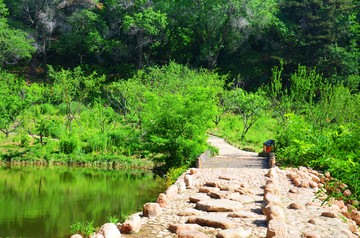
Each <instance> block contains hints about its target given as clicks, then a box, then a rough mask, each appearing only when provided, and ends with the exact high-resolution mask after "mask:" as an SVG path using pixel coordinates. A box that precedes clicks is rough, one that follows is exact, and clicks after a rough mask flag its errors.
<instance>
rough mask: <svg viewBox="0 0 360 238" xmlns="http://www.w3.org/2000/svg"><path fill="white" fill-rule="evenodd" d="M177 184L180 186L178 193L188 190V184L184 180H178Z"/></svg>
mask: <svg viewBox="0 0 360 238" xmlns="http://www.w3.org/2000/svg"><path fill="white" fill-rule="evenodd" d="M175 185H176V186H177V187H178V193H183V192H185V190H186V184H185V182H183V181H177V182H176V183H175Z"/></svg>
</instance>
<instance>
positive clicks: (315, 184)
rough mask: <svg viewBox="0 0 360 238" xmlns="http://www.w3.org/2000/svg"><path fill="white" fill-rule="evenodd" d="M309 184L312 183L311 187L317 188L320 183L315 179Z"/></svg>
mask: <svg viewBox="0 0 360 238" xmlns="http://www.w3.org/2000/svg"><path fill="white" fill-rule="evenodd" d="M309 185H310V187H312V188H317V187H318V184H317V183H316V182H314V181H310V182H309Z"/></svg>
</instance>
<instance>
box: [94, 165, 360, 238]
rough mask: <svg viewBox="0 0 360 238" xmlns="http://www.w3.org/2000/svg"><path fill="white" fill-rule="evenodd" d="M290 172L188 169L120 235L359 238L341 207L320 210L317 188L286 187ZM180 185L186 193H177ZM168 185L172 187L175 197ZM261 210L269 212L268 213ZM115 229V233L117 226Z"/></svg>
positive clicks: (134, 237)
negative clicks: (269, 207)
mask: <svg viewBox="0 0 360 238" xmlns="http://www.w3.org/2000/svg"><path fill="white" fill-rule="evenodd" d="M296 171H300V170H298V169H286V170H280V169H279V168H275V169H272V172H270V173H269V170H267V169H246V168H218V169H190V170H188V171H187V172H186V173H184V174H183V175H182V176H180V177H179V179H178V181H177V182H176V183H175V185H172V186H170V187H169V188H168V190H167V191H166V192H165V195H166V196H165V198H164V195H160V196H159V198H158V201H157V203H158V204H157V205H154V203H150V205H152V206H153V208H154V209H153V210H152V211H146V210H147V207H149V204H147V205H146V206H144V210H143V212H140V213H137V214H136V216H138V217H139V218H138V221H139V223H140V225H141V229H140V230H139V231H136V232H134V233H132V234H121V236H122V237H127V238H141V237H159V238H161V237H163V238H165V237H174V238H175V237H220V238H221V237H233V236H232V235H234V234H235V235H237V236H236V237H273V236H274V235H276V234H277V235H279V234H281V235H282V236H281V237H320V235H321V237H336V238H346V237H351V238H355V237H360V233H359V231H358V228H357V227H356V223H355V222H354V221H352V220H350V219H347V218H346V217H345V216H344V215H342V214H345V213H343V210H344V209H345V208H340V207H339V203H338V202H336V203H331V204H328V203H325V204H324V205H322V201H321V200H319V199H318V198H317V197H316V195H315V193H316V192H317V191H318V187H312V186H307V187H306V186H304V187H298V186H296V185H295V184H293V183H292V181H291V180H290V178H289V177H291V174H293V173H294V172H296ZM274 173H275V175H273V174H274ZM313 173H316V171H314V172H312V170H310V169H309V170H308V169H306V168H302V170H301V171H300V172H299V174H303V175H304V177H306V178H307V177H309V178H311V174H313ZM267 174H271V175H270V177H267V176H266V175H267ZM269 181H270V182H269ZM185 183H186V185H187V188H186V189H183V185H184V184H185ZM173 186H176V187H177V188H178V190H177V191H176V192H177V193H174V191H175V190H176V189H175V190H174V189H172V188H173ZM178 192H179V193H178ZM264 192H265V193H266V194H267V195H266V196H264ZM269 194H270V195H269ZM172 196H175V197H174V198H171V197H172ZM166 198H168V199H166ZM268 204H270V205H268ZM330 205H331V206H330ZM157 206H159V207H160V206H163V207H162V208H155V207H157ZM267 206H274V207H272V208H271V209H270V210H269V211H268V210H267V208H266V207H267ZM268 212H269V213H268ZM264 213H265V214H266V215H264ZM148 214H150V215H148ZM134 220H136V219H134ZM270 221H271V222H270ZM273 221H274V222H277V224H275V225H274V222H273ZM126 223H129V221H128V222H125V224H126ZM130 223H131V221H130ZM279 224H281V225H279ZM123 226H124V225H123ZM274 226H275V228H274ZM118 227H119V228H120V229H121V228H122V227H121V224H118ZM134 227H136V226H134ZM279 227H280V228H279ZM274 229H275V231H274ZM276 229H278V230H276ZM269 232H270V233H269ZM94 237H96V236H94ZM97 237H104V236H97ZM105 238H106V236H105Z"/></svg>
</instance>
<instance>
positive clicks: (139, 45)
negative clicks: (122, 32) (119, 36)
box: [137, 30, 144, 69]
mask: <svg viewBox="0 0 360 238" xmlns="http://www.w3.org/2000/svg"><path fill="white" fill-rule="evenodd" d="M143 38H144V31H143V30H140V31H139V33H138V35H137V48H138V69H142V61H143V47H144V45H143Z"/></svg>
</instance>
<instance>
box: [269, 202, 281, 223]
mask: <svg viewBox="0 0 360 238" xmlns="http://www.w3.org/2000/svg"><path fill="white" fill-rule="evenodd" d="M264 213H265V215H266V222H267V223H268V222H269V221H270V220H273V219H280V220H284V218H285V216H284V213H283V211H282V209H281V207H280V206H269V207H267V208H266V209H265V210H264Z"/></svg>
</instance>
